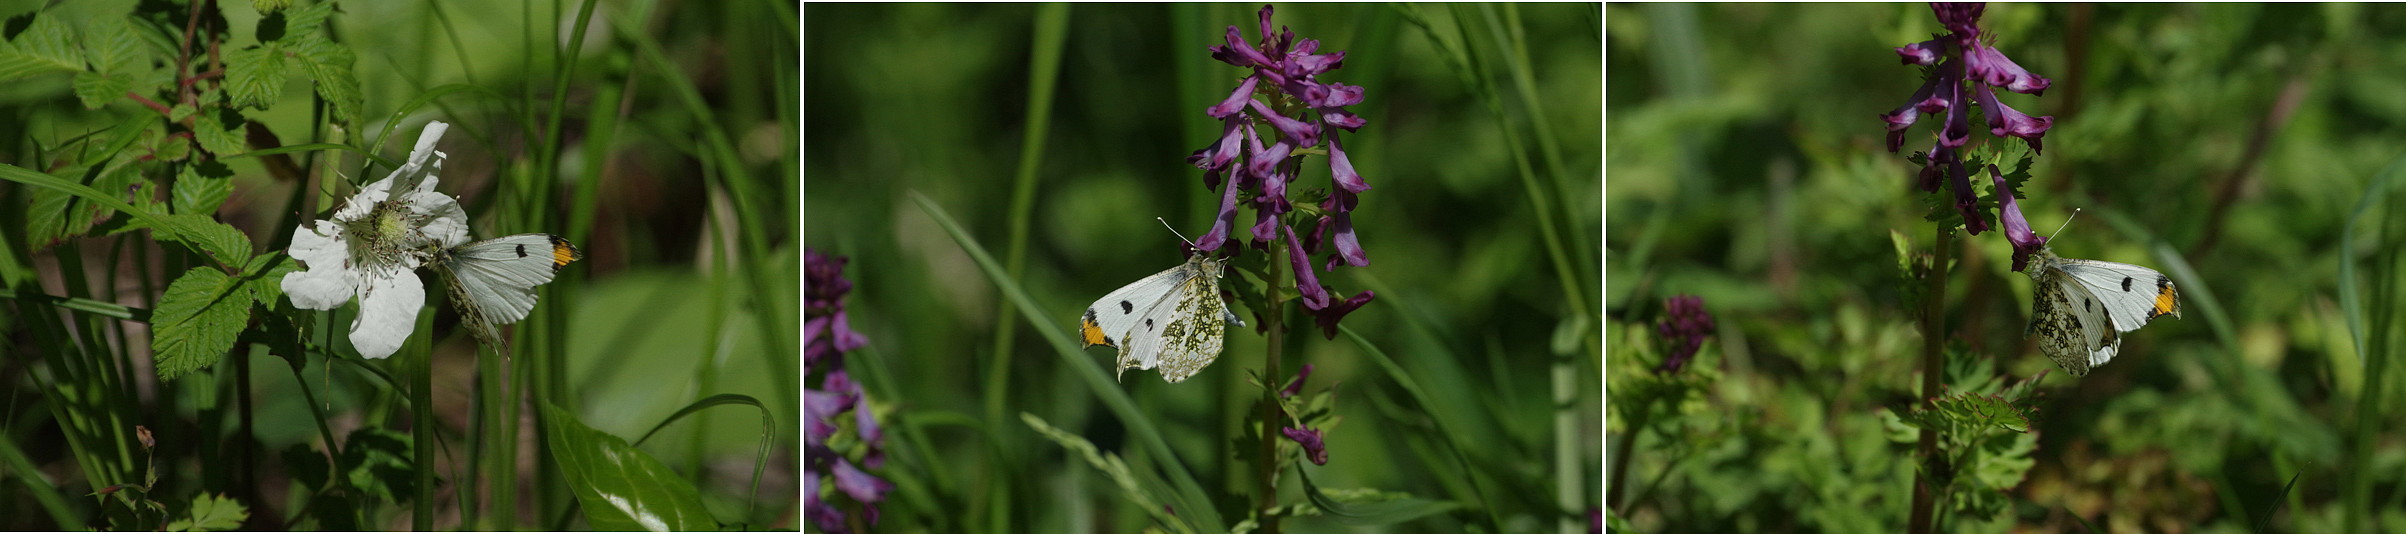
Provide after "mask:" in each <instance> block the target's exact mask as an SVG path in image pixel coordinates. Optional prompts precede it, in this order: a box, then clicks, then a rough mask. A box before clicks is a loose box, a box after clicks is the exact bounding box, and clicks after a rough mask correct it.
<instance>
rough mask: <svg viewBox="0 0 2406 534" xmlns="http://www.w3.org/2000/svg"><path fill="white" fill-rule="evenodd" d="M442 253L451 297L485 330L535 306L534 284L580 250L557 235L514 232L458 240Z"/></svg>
mask: <svg viewBox="0 0 2406 534" xmlns="http://www.w3.org/2000/svg"><path fill="white" fill-rule="evenodd" d="M448 256H449V257H448V258H446V260H445V261H444V266H445V267H446V268H447V270H449V271H450V273H451V278H452V283H453V284H454V287H453V288H452V293H453V296H454V297H455V298H457V299H459V300H460V301H461V302H463V303H464V304H465V305H466V308H468V309H469V311H468V312H466V313H467V314H468V315H469V316H470V318H471V319H473V320H472V321H470V322H471V324H472V325H474V326H476V327H477V328H480V329H489V328H490V327H491V326H493V325H503V324H509V323H515V322H518V320H519V319H525V318H526V314H527V312H528V311H531V310H533V309H534V308H535V286H539V285H543V284H545V283H549V282H551V279H552V276H553V275H554V274H556V273H558V272H559V270H560V268H561V267H564V266H567V265H568V262H572V261H576V260H578V259H580V258H583V257H585V254H584V252H582V251H579V250H577V249H576V247H575V246H574V245H570V244H568V240H566V239H562V238H560V237H559V236H555V235H549V234H519V235H513V236H508V237H499V238H493V239H487V240H484V241H478V242H475V243H469V244H466V245H460V246H458V247H455V248H452V249H451V250H450V251H449V252H448ZM486 332H487V333H489V332H490V331H489V330H486Z"/></svg>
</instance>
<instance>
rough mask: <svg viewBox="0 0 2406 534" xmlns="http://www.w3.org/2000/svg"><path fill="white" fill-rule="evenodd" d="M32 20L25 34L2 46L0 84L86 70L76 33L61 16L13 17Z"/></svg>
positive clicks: (35, 14)
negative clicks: (77, 46) (76, 43)
mask: <svg viewBox="0 0 2406 534" xmlns="http://www.w3.org/2000/svg"><path fill="white" fill-rule="evenodd" d="M18 18H32V19H33V21H32V22H30V23H28V24H26V26H25V31H22V32H18V33H17V35H16V36H15V37H13V38H11V39H10V40H9V42H7V43H5V44H0V81H9V80H15V79H19V78H29V77H34V76H41V75H44V74H54V73H61V72H75V71H80V70H83V69H84V61H83V54H82V53H81V52H79V51H77V50H76V49H75V30H74V29H73V28H70V27H68V26H67V24H66V23H63V22H59V21H58V17H44V16H39V13H26V14H24V15H22V16H20V17H16V18H12V19H11V20H10V21H9V22H11V24H10V25H11V26H14V25H15V24H14V22H16V20H17V19H18Z"/></svg>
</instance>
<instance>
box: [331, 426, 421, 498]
mask: <svg viewBox="0 0 2406 534" xmlns="http://www.w3.org/2000/svg"><path fill="white" fill-rule="evenodd" d="M343 443H344V445H343V455H342V471H343V482H344V483H346V484H349V485H350V487H352V488H354V489H357V490H359V492H360V493H359V494H360V495H361V496H368V497H376V498H377V500H380V501H382V502H401V501H407V500H409V499H410V498H411V497H412V496H415V495H417V483H418V472H417V470H416V468H414V467H412V466H411V464H410V458H413V456H411V453H410V437H409V435H408V434H402V433H399V432H394V431H391V430H385V429H381V428H375V427H364V428H360V429H358V430H353V431H351V435H350V436H349V437H346V438H344V439H343Z"/></svg>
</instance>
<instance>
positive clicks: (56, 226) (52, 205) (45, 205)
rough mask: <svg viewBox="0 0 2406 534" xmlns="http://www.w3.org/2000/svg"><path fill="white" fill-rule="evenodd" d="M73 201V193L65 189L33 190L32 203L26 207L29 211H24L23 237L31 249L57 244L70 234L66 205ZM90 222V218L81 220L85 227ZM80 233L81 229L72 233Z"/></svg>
mask: <svg viewBox="0 0 2406 534" xmlns="http://www.w3.org/2000/svg"><path fill="white" fill-rule="evenodd" d="M74 201H75V195H73V194H70V193H68V192H66V191H61V190H57V189H35V190H33V205H32V206H31V207H29V208H27V209H28V210H29V211H26V212H25V239H26V240H27V241H28V242H29V243H28V244H29V245H31V246H32V247H33V248H32V249H33V250H36V251H39V250H42V249H47V248H50V246H51V245H56V244H58V242H59V241H61V240H64V239H66V238H67V236H68V235H70V232H68V231H67V227H68V226H71V225H70V224H68V217H67V207H68V206H70V205H73V204H74V203H75V202H74ZM91 222H92V221H91V220H90V219H85V220H84V221H83V223H84V226H85V227H86V228H89V227H90V226H91ZM82 233H83V232H82V231H76V232H73V233H72V234H74V235H81V234H82Z"/></svg>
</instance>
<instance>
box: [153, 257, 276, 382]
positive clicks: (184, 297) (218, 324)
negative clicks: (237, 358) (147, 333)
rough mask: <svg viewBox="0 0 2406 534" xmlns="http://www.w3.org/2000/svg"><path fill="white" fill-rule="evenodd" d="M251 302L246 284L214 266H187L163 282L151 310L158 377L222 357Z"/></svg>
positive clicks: (171, 376)
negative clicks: (181, 274) (184, 269)
mask: <svg viewBox="0 0 2406 534" xmlns="http://www.w3.org/2000/svg"><path fill="white" fill-rule="evenodd" d="M251 302H252V299H251V295H250V290H249V288H248V287H247V286H245V285H243V284H239V283H235V280H234V278H232V277H228V276H226V273H225V271H220V270H217V268H215V267H209V266H201V267H193V268H192V270H189V271H184V275H183V276H179V277H176V279H175V282H173V283H169V284H167V292H166V293H163V294H161V295H159V307H158V309H156V310H153V311H152V312H151V324H150V326H151V331H152V332H154V333H155V334H154V335H153V336H152V338H151V352H152V356H153V357H154V358H156V359H157V361H158V370H159V380H175V379H177V378H180V377H183V376H184V375H185V374H186V373H190V372H192V371H195V370H199V369H202V368H205V367H209V366H211V365H216V364H217V361H218V360H221V359H224V358H225V355H226V351H228V350H232V349H233V348H234V338H235V336H236V335H237V334H240V333H242V327H243V325H244V324H245V323H247V322H249V321H250V319H251Z"/></svg>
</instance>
